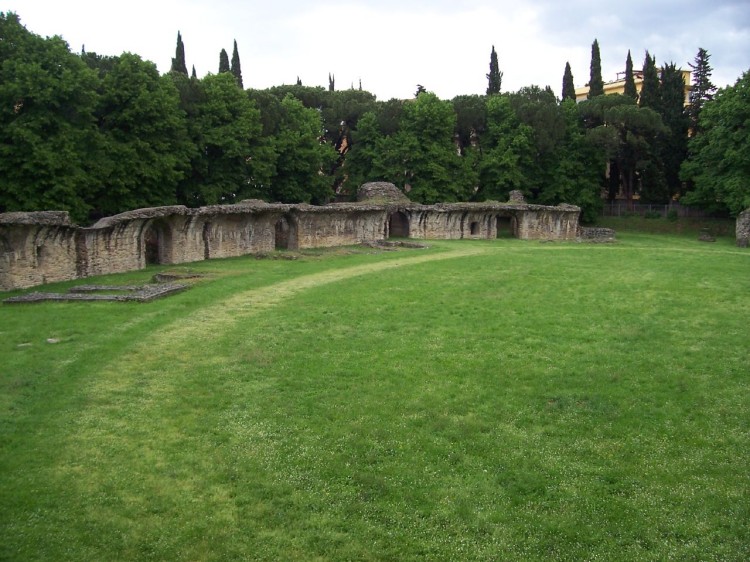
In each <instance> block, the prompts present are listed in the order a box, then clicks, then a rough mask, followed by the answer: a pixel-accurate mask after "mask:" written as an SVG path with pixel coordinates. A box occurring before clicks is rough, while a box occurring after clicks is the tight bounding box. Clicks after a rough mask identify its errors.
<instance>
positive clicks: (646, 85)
mask: <svg viewBox="0 0 750 562" xmlns="http://www.w3.org/2000/svg"><path fill="white" fill-rule="evenodd" d="M638 105H640V106H641V107H650V108H651V109H653V110H655V111H659V109H660V108H659V105H660V104H659V71H658V70H656V57H652V56H651V55H649V54H648V51H646V58H645V59H643V84H642V85H641V95H640V99H639V100H638Z"/></svg>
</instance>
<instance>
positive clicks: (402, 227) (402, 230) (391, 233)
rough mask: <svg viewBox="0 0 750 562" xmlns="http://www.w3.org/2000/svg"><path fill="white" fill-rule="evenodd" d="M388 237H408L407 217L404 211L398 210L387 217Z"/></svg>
mask: <svg viewBox="0 0 750 562" xmlns="http://www.w3.org/2000/svg"><path fill="white" fill-rule="evenodd" d="M388 237H389V238H408V237H409V217H407V216H406V213H402V212H401V211H398V212H396V213H392V214H391V216H390V217H388Z"/></svg>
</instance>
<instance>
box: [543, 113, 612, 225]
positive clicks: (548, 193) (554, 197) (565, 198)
mask: <svg viewBox="0 0 750 562" xmlns="http://www.w3.org/2000/svg"><path fill="white" fill-rule="evenodd" d="M560 109H561V112H562V116H563V121H564V125H563V130H564V134H563V135H562V138H561V139H560V140H559V142H558V147H557V151H556V158H555V160H554V161H553V168H552V171H551V174H549V177H552V178H553V179H552V180H551V181H549V183H548V184H547V185H545V186H544V189H542V191H541V194H540V196H539V202H540V203H543V204H547V205H557V204H559V203H570V204H573V205H578V206H579V207H581V219H582V220H583V221H584V222H587V223H592V222H594V221H595V220H596V217H597V216H599V213H600V211H601V207H602V197H601V187H602V176H603V170H604V169H605V167H606V163H607V162H606V158H605V156H604V154H603V153H602V152H601V151H600V150H598V149H597V147H596V146H595V145H594V144H593V143H592V142H591V139H590V138H588V137H587V135H586V130H585V128H584V126H583V121H582V119H581V116H580V114H579V111H578V105H577V104H576V103H575V101H573V100H564V101H563V103H562V105H561V108H560Z"/></svg>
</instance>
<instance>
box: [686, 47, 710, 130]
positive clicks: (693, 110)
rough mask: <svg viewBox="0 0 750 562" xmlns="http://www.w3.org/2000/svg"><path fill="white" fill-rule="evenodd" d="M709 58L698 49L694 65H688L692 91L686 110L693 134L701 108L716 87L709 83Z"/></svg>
mask: <svg viewBox="0 0 750 562" xmlns="http://www.w3.org/2000/svg"><path fill="white" fill-rule="evenodd" d="M710 58H711V55H709V54H708V51H706V49H703V48H700V49H698V54H697V55H695V61H694V63H688V65H690V68H691V69H692V70H693V89H692V91H691V92H690V107H689V108H688V114H689V116H690V127H691V128H692V130H693V134H696V133H698V117H699V116H700V113H701V110H702V109H703V106H704V105H705V103H706V102H707V101H710V100H712V99H713V97H714V92H716V86H714V85H713V84H712V83H711V72H712V71H713V69H712V68H711V65H710V64H709V63H708V60H709V59H710Z"/></svg>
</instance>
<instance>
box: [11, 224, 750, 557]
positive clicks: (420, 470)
mask: <svg viewBox="0 0 750 562" xmlns="http://www.w3.org/2000/svg"><path fill="white" fill-rule="evenodd" d="M732 242H733V241H732V240H730V239H728V238H721V239H719V241H718V242H716V243H715V244H705V243H700V242H697V241H696V240H695V239H694V238H693V237H686V236H682V237H680V236H663V235H662V236H658V235H643V234H641V235H639V234H631V233H624V234H622V235H621V236H620V242H618V243H617V244H611V245H603V244H602V245H584V244H575V243H539V242H525V241H519V240H497V241H475V242H470V241H455V242H448V241H441V242H431V243H430V246H431V247H430V248H429V249H427V250H402V251H398V252H378V251H375V250H372V249H354V248H352V249H337V250H331V251H321V252H310V253H307V254H305V255H302V256H301V257H300V258H299V259H296V260H281V259H280V260H272V259H266V260H255V259H252V258H242V259H231V260H216V261H210V262H202V263H197V264H190V265H188V266H184V267H182V266H181V267H177V268H170V270H171V271H187V270H190V271H194V272H198V273H203V274H205V275H206V277H205V278H203V279H201V280H199V281H198V282H197V283H196V284H195V286H194V287H193V288H192V289H190V290H189V291H187V292H184V293H181V294H179V295H176V296H173V297H170V298H168V299H165V300H162V301H157V302H152V303H148V304H138V303H44V304H35V305H13V306H11V305H0V335H1V337H0V559H2V560H76V561H81V560H550V559H556V560H747V559H748V558H750V527H749V526H748V521H750V501H748V497H750V471H749V470H748V465H749V464H750V404H749V400H750V399H749V398H748V397H749V396H750V372H749V371H750V368H749V365H750V345H749V341H748V319H750V252H748V251H747V250H741V249H737V248H734V247H733V246H732ZM162 269H164V268H159V269H158V270H162ZM155 271H157V269H150V270H147V271H143V272H137V273H132V274H128V275H120V276H110V277H107V278H106V279H105V280H106V282H107V283H123V284H124V283H133V282H140V281H144V280H146V279H148V278H149V277H150V276H151V275H152V274H153V273H154V272H155ZM93 281H102V280H101V279H100V280H93ZM90 282H92V280H86V281H85V283H90ZM81 283H82V282H77V283H67V284H58V285H56V286H53V287H48V289H50V290H51V289H53V288H54V289H59V288H61V287H67V286H71V285H73V284H81ZM0 296H3V295H0ZM6 296H7V295H6ZM48 338H52V339H54V340H58V342H57V343H47V340H48Z"/></svg>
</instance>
